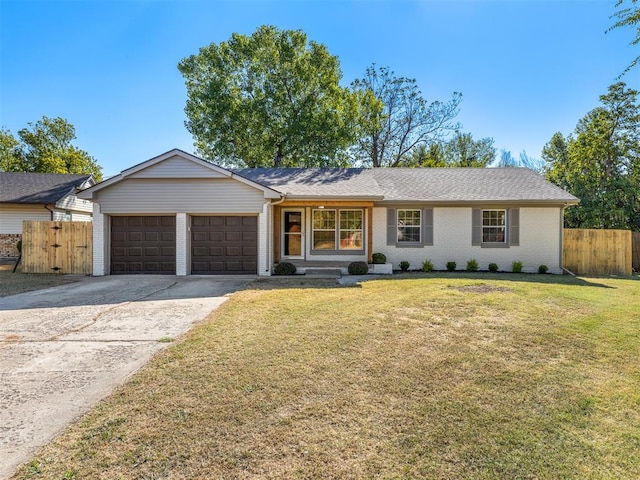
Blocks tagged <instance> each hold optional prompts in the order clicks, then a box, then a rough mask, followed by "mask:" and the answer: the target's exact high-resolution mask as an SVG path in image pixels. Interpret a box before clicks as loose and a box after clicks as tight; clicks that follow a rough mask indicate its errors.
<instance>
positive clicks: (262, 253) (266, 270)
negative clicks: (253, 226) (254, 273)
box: [258, 203, 271, 277]
mask: <svg viewBox="0 0 640 480" xmlns="http://www.w3.org/2000/svg"><path fill="white" fill-rule="evenodd" d="M270 213H271V212H270V208H269V204H268V203H265V204H263V205H262V213H261V214H259V215H258V275H260V276H262V277H268V276H270V275H271V268H270V265H271V262H270V261H269V259H270V258H271V252H270V251H269V250H270V248H269V245H270V242H269V236H270V235H271V232H270V229H269V220H270V219H269V217H270Z"/></svg>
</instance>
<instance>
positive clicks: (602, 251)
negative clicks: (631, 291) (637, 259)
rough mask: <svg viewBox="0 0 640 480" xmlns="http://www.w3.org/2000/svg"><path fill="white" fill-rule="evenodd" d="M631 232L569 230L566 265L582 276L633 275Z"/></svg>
mask: <svg viewBox="0 0 640 480" xmlns="http://www.w3.org/2000/svg"><path fill="white" fill-rule="evenodd" d="M631 238H632V236H631V231H630V230H594V229H577V228H565V229H564V241H563V252H562V255H563V263H564V267H565V268H566V269H567V270H570V271H571V272H573V273H576V274H578V275H631V271H632V270H631V266H632V246H631V245H632V241H631Z"/></svg>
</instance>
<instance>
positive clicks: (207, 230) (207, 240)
mask: <svg viewBox="0 0 640 480" xmlns="http://www.w3.org/2000/svg"><path fill="white" fill-rule="evenodd" d="M191 273H192V274H194V275H224V274H229V275H231V274H240V273H252V274H256V273H258V217H239V216H224V217H191Z"/></svg>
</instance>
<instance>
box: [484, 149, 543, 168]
mask: <svg viewBox="0 0 640 480" xmlns="http://www.w3.org/2000/svg"><path fill="white" fill-rule="evenodd" d="M494 166H496V167H518V168H528V169H530V170H533V171H536V172H539V171H540V170H542V168H543V166H544V162H543V161H542V160H540V159H538V158H533V157H531V156H529V155H527V152H526V151H525V150H522V151H521V152H520V154H519V155H518V158H515V157H514V156H513V155H512V154H511V152H510V151H509V150H504V149H503V150H501V151H500V160H498V162H496V164H495V165H494Z"/></svg>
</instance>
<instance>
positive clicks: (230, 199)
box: [94, 179, 264, 214]
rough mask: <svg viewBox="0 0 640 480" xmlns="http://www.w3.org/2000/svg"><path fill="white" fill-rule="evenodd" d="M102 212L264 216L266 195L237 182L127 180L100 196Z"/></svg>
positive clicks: (217, 180)
mask: <svg viewBox="0 0 640 480" xmlns="http://www.w3.org/2000/svg"><path fill="white" fill-rule="evenodd" d="M94 200H95V201H96V202H98V203H100V206H101V211H102V213H106V214H110V213H121V214H125V213H126V214H136V213H138V214H155V213H158V214H159V213H174V212H188V213H206V214H234V213H244V214H247V213H261V212H262V204H263V201H264V194H263V192H262V191H260V190H257V189H255V188H252V187H249V186H247V185H244V184H242V183H240V182H238V181H236V180H233V179H190V180H185V179H153V180H152V179H127V180H124V181H122V182H120V183H117V184H114V185H112V186H110V187H108V188H105V189H104V190H101V191H99V192H97V193H96V198H95V199H94Z"/></svg>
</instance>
